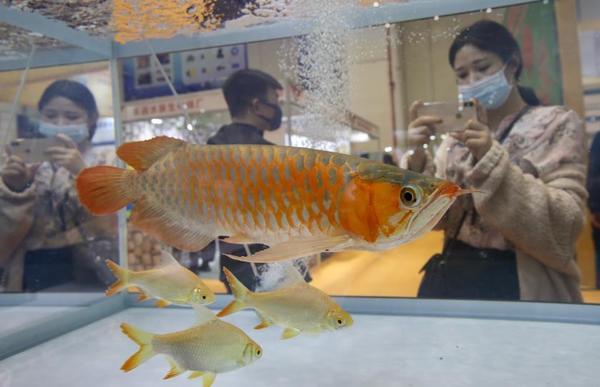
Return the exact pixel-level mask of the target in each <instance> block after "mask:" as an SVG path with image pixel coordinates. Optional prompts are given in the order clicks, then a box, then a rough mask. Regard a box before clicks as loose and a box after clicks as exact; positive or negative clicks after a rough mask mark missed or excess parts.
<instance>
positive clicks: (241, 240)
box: [223, 234, 257, 245]
mask: <svg viewBox="0 0 600 387" xmlns="http://www.w3.org/2000/svg"><path fill="white" fill-rule="evenodd" d="M223 242H225V243H237V244H240V245H243V244H250V243H256V242H257V241H256V240H253V239H252V238H250V237H249V236H247V235H244V234H237V235H231V236H228V237H227V238H224V239H223Z"/></svg>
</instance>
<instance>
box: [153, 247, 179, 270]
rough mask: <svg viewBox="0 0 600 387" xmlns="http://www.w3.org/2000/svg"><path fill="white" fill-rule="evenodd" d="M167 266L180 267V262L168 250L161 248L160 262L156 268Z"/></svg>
mask: <svg viewBox="0 0 600 387" xmlns="http://www.w3.org/2000/svg"><path fill="white" fill-rule="evenodd" d="M167 266H173V267H180V266H181V264H180V263H179V262H178V261H177V260H176V259H175V257H174V256H172V255H171V254H170V253H169V252H168V251H166V250H163V251H162V253H161V255H160V263H159V264H158V265H157V266H156V268H164V267H167Z"/></svg>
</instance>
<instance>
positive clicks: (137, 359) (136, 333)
mask: <svg viewBox="0 0 600 387" xmlns="http://www.w3.org/2000/svg"><path fill="white" fill-rule="evenodd" d="M121 331H123V333H124V334H125V335H127V337H129V338H130V339H131V340H133V341H134V342H135V343H136V344H137V345H139V346H140V349H139V350H138V351H137V352H136V353H134V354H133V355H131V357H130V358H129V359H127V360H126V361H125V363H123V365H122V366H121V369H122V370H123V371H125V372H129V371H131V370H132V369H134V368H136V367H137V366H139V365H140V364H142V363H143V362H145V361H146V360H148V359H150V358H151V357H152V356H154V355H156V353H155V352H154V349H153V348H152V338H153V337H154V335H153V334H152V333H148V332H144V331H142V330H141V329H138V328H136V327H133V326H131V325H129V324H126V323H123V324H121Z"/></svg>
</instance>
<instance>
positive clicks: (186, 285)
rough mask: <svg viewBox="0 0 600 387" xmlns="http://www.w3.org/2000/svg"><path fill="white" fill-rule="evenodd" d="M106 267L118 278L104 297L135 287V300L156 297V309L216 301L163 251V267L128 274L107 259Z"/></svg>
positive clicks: (197, 280) (199, 282) (194, 275)
mask: <svg viewBox="0 0 600 387" xmlns="http://www.w3.org/2000/svg"><path fill="white" fill-rule="evenodd" d="M106 265H107V266H108V268H109V269H110V270H111V271H112V272H113V274H114V275H115V276H116V277H117V281H116V282H115V283H113V284H112V285H111V286H110V287H109V288H108V289H107V290H106V295H107V296H112V295H114V294H116V293H118V292H120V291H121V290H123V289H126V288H129V287H136V288H138V289H139V290H141V295H140V297H139V298H138V301H145V300H147V299H149V298H156V299H158V301H157V302H156V306H158V307H165V306H167V305H170V304H179V305H204V304H211V303H213V302H214V301H215V294H214V292H213V291H212V290H210V288H209V287H208V286H207V285H206V284H205V283H204V282H203V281H202V280H201V279H200V278H199V277H198V276H197V275H196V274H194V273H192V272H191V271H190V270H188V269H187V268H185V267H183V266H182V265H181V264H180V263H179V262H177V260H175V258H173V256H172V255H171V254H169V253H167V252H166V251H163V252H162V264H161V265H160V266H158V267H155V268H153V269H150V270H144V271H131V270H128V269H125V268H122V267H121V266H119V265H117V264H116V263H114V262H113V261H111V260H108V259H107V260H106Z"/></svg>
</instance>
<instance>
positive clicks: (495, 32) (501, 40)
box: [448, 20, 541, 106]
mask: <svg viewBox="0 0 600 387" xmlns="http://www.w3.org/2000/svg"><path fill="white" fill-rule="evenodd" d="M466 45H472V46H475V47H477V48H478V49H480V50H482V51H487V52H493V53H494V54H496V55H498V56H499V57H500V59H502V61H503V62H504V63H507V62H508V61H510V60H513V61H515V64H516V66H517V71H516V72H515V78H516V80H517V81H518V80H519V77H520V76H521V72H522V71H523V56H522V55H521V48H520V47H519V43H517V41H516V40H515V38H514V36H513V35H512V34H511V33H510V31H509V30H508V29H506V27H504V26H503V25H502V24H500V23H496V22H494V21H491V20H481V21H478V22H476V23H474V24H472V25H470V26H469V27H466V28H464V29H463V30H462V31H461V32H460V33H459V34H458V36H457V37H456V38H455V39H454V41H453V42H452V45H451V46H450V51H449V53H448V59H449V61H450V66H452V67H454V59H455V58H456V53H458V51H459V50H460V49H461V48H463V47H464V46H466ZM517 87H518V90H519V94H521V98H523V100H524V101H525V103H527V104H528V105H531V106H537V105H540V104H541V103H540V100H539V99H538V97H537V96H536V95H535V91H533V89H531V88H529V87H523V86H517Z"/></svg>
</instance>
